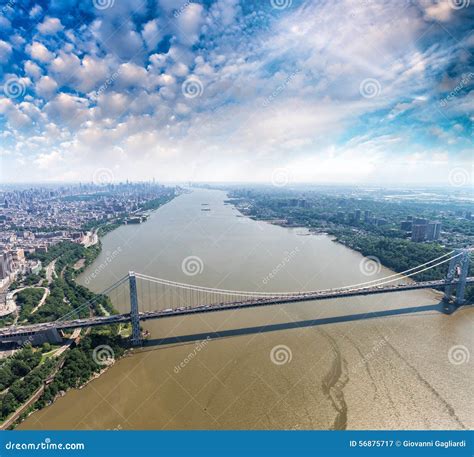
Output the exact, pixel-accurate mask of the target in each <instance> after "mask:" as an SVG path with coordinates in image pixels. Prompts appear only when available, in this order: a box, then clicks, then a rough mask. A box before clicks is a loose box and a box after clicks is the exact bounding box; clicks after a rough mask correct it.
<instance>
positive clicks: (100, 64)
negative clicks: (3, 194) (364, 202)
mask: <svg viewBox="0 0 474 457" xmlns="http://www.w3.org/2000/svg"><path fill="white" fill-rule="evenodd" d="M448 3H449V2H447V1H446V2H444V1H443V2H434V1H428V0H420V1H416V2H415V1H412V2H406V3H404V4H403V6H401V5H400V4H398V3H396V2H388V1H380V2H356V1H353V0H343V1H341V2H330V1H320V2H312V1H304V0H302V1H294V2H293V4H292V6H291V7H290V8H286V9H284V10H277V9H275V8H271V6H270V5H269V4H268V2H267V3H265V4H264V3H259V2H239V1H237V0H213V1H210V2H185V1H183V2H181V3H180V2H176V1H174V0H173V1H172V0H157V1H156V2H143V1H142V0H130V1H127V2H118V1H116V2H115V3H114V6H113V7H111V8H107V9H104V10H99V9H97V8H94V7H93V4H92V2H78V1H77V0H67V1H61V2H60V1H57V0H54V1H53V2H47V1H46V3H44V11H43V8H42V7H39V6H35V7H33V8H32V9H31V10H30V11H29V12H28V11H24V10H21V9H19V10H18V11H15V15H14V16H13V15H11V16H10V15H9V16H8V17H9V18H10V19H11V20H12V21H13V22H12V23H13V24H14V25H15V35H14V36H12V37H8V38H7V37H4V40H5V41H0V60H1V61H2V68H3V74H2V83H4V82H5V81H6V78H8V77H16V78H21V80H22V81H23V82H24V83H25V86H26V88H27V90H26V91H25V93H24V95H23V97H20V98H12V99H9V98H7V99H5V97H3V98H1V99H0V100H1V104H0V110H1V111H2V115H3V116H4V117H5V119H6V120H5V122H4V124H2V127H3V133H2V141H3V139H4V138H7V139H8V142H7V143H5V144H3V143H2V149H3V151H5V150H8V151H10V154H5V156H8V157H13V156H19V155H21V157H22V160H23V161H24V163H27V162H28V161H30V162H34V160H35V159H37V160H38V162H37V164H38V166H41V167H42V168H41V170H42V172H41V177H42V178H43V177H44V178H45V179H48V177H49V178H51V179H57V178H58V177H62V178H63V179H65V178H66V177H67V178H68V179H72V178H74V176H75V175H74V173H77V175H76V178H75V179H82V178H83V175H84V174H87V173H91V172H92V171H91V170H92V168H91V167H96V166H110V163H115V164H116V165H115V166H116V167H117V168H116V169H114V174H115V175H116V176H117V178H118V179H125V178H127V177H130V178H135V179H137V178H144V177H149V176H150V173H151V170H157V171H156V173H155V172H153V174H155V175H156V177H157V178H167V179H189V177H190V170H192V169H195V170H198V172H199V173H198V176H197V178H198V179H202V180H206V179H211V180H212V179H215V178H216V176H218V177H219V179H222V180H225V179H230V180H243V179H248V180H259V179H260V180H268V179H270V178H269V177H271V171H272V169H273V168H275V167H279V166H280V167H289V168H290V169H291V170H292V173H293V177H294V178H295V179H296V180H323V181H324V180H342V181H348V182H353V181H354V180H361V181H362V180H366V181H372V182H374V181H375V180H379V179H380V177H381V176H383V179H386V180H388V179H389V178H390V173H391V172H390V171H387V170H385V169H384V167H385V166H386V164H387V163H388V162H389V161H392V160H395V159H394V158H396V159H397V160H399V162H397V163H398V165H397V166H398V173H400V169H401V168H402V167H403V164H405V165H406V166H407V167H409V169H410V170H414V169H416V170H418V172H419V173H420V178H419V179H420V180H422V178H421V177H422V176H425V175H426V172H425V169H426V170H428V169H429V167H427V166H426V164H425V162H426V161H427V160H429V156H430V154H432V156H433V157H438V158H439V157H445V156H446V157H447V158H448V159H449V160H450V161H451V162H452V161H456V160H459V161H460V162H461V161H464V160H465V157H466V152H465V151H468V150H469V145H470V143H471V142H472V140H471V139H470V138H469V133H470V129H469V125H470V123H472V120H473V119H472V112H473V106H474V105H473V99H474V98H473V92H472V83H473V80H470V81H469V82H468V83H466V84H463V85H462V87H460V81H462V80H463V77H464V76H463V75H466V74H470V72H473V71H474V69H473V65H472V59H470V54H469V50H470V49H471V47H472V45H473V43H472V33H471V31H470V27H469V21H466V20H465V19H466V18H467V16H468V11H467V9H466V8H464V9H462V10H452V9H450V10H448V9H447V8H446V5H447V4H448ZM42 5H43V4H42ZM448 6H449V5H448ZM465 10H466V11H465ZM71 11H74V15H72V14H71ZM44 14H47V16H43V15H44ZM78 18H80V21H81V24H82V25H81V26H78ZM401 31H403V33H401ZM7 40H8V41H7ZM25 44H26V46H25ZM2 53H3V54H2ZM190 78H191V79H192V80H193V81H194V82H195V84H196V87H197V89H198V90H197V91H196V92H194V93H191V96H190V93H187V92H186V91H185V90H184V89H183V85H184V83H185V82H186V81H187V80H188V79H190ZM367 80H369V81H372V82H373V84H374V85H375V86H374V87H376V89H377V90H376V91H375V93H374V94H369V96H367V94H366V93H365V92H364V91H362V90H361V85H362V83H363V82H364V81H367ZM454 91H455V93H454V95H453V96H451V98H450V99H449V103H445V106H441V104H440V102H441V101H442V100H443V99H444V98H446V97H447V96H448V94H451V92H454ZM5 141H6V140H5ZM97 151H101V154H97ZM463 151H464V152H463ZM2 153H3V152H2ZM443 154H444V155H443ZM461 157H463V159H461ZM405 158H406V160H405ZM9 160H10V159H8V160H7V162H6V163H5V167H6V168H7V170H8V171H9V173H10V175H11V176H23V175H22V174H21V173H18V171H17V170H16V169H15V167H17V166H18V164H17V163H16V162H12V161H9ZM417 160H418V161H419V162H417ZM433 160H434V159H433ZM436 160H438V159H436ZM443 160H444V159H443ZM417 163H419V164H421V165H420V166H417ZM183 164H184V166H183ZM132 165H133V166H132ZM437 167H438V165H437ZM75 170H77V172H76V171H75ZM433 173H434V174H433V176H438V177H439V176H440V173H439V169H438V168H436V169H433ZM414 175H415V174H414V172H413V173H411V172H410V176H411V177H413V176H414ZM24 179H30V180H35V179H37V172H36V170H35V169H34V168H32V169H31V170H30V169H25V170H24ZM423 179H424V178H423Z"/></svg>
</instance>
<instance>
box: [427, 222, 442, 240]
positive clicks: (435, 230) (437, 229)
mask: <svg viewBox="0 0 474 457" xmlns="http://www.w3.org/2000/svg"><path fill="white" fill-rule="evenodd" d="M440 234H441V222H439V221H431V222H429V223H428V227H427V231H426V239H427V240H428V241H435V240H438V239H439V236H440Z"/></svg>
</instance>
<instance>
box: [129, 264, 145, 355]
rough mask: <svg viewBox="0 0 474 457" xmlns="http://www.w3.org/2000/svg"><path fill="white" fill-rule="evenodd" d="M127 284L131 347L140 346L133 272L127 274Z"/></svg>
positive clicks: (135, 285)
mask: <svg viewBox="0 0 474 457" xmlns="http://www.w3.org/2000/svg"><path fill="white" fill-rule="evenodd" d="M128 283H129V287H130V320H131V322H132V346H140V345H141V344H142V332H141V330H140V314H139V312H138V294H137V278H136V276H135V273H134V272H133V271H129V272H128Z"/></svg>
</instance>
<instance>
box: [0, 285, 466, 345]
mask: <svg viewBox="0 0 474 457" xmlns="http://www.w3.org/2000/svg"><path fill="white" fill-rule="evenodd" d="M457 282H458V281H451V282H448V281H446V280H437V281H424V282H418V283H410V284H397V285H391V286H383V287H382V286H378V287H371V288H365V289H347V290H344V289H334V290H328V291H321V292H308V293H301V294H295V295H285V296H281V295H280V296H278V295H277V296H274V297H268V298H267V297H265V298H261V297H260V298H253V299H250V300H245V301H236V302H231V303H220V304H216V305H202V306H196V307H184V306H183V307H179V308H176V309H173V310H172V311H150V312H144V313H140V320H148V319H160V318H166V317H175V316H181V315H189V314H198V313H210V312H216V311H228V310H234V309H242V308H252V307H257V306H270V305H278V304H285V303H294V302H304V301H315V300H328V299H333V298H343V297H354V296H358V295H374V294H385V293H391V292H404V291H407V290H417V289H436V288H440V287H445V286H446V285H448V284H451V285H455V284H457ZM466 283H474V277H469V278H467V279H466ZM123 322H130V314H115V315H112V316H97V317H91V318H86V319H75V320H70V321H54V322H45V323H42V324H34V325H27V326H19V327H14V326H10V327H5V328H2V329H0V341H2V340H3V341H5V340H8V339H9V338H12V337H18V336H21V335H28V334H31V333H36V332H42V331H46V330H50V329H53V328H55V329H70V328H81V327H94V326H98V325H110V324H118V323H123Z"/></svg>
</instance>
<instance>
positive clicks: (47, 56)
mask: <svg viewBox="0 0 474 457" xmlns="http://www.w3.org/2000/svg"><path fill="white" fill-rule="evenodd" d="M26 52H28V54H29V55H30V56H31V58H32V59H34V60H37V61H39V62H42V63H46V62H49V61H50V60H52V59H53V58H54V54H53V53H52V52H50V51H49V50H48V48H47V47H46V46H45V45H44V44H42V43H40V42H38V41H34V42H33V43H32V44H29V45H28V46H27V47H26Z"/></svg>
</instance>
